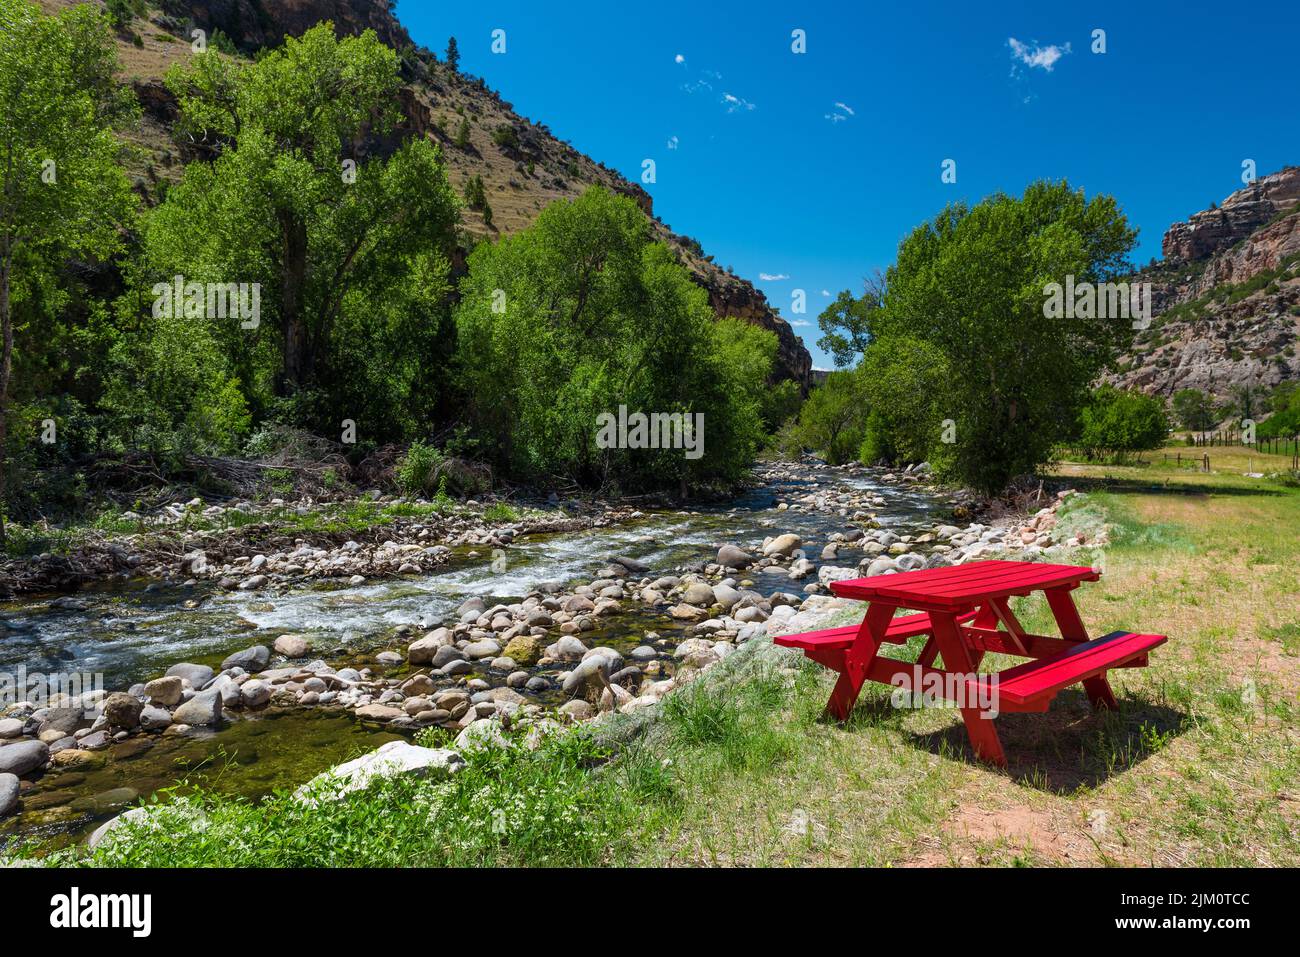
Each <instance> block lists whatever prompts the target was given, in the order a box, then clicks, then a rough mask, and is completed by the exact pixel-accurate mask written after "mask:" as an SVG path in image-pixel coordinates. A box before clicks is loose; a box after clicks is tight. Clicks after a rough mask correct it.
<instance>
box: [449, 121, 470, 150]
mask: <svg viewBox="0 0 1300 957" xmlns="http://www.w3.org/2000/svg"><path fill="white" fill-rule="evenodd" d="M452 142H454V143H455V144H456V148H457V149H462V150H463V149H465V148H466V147H467V146H469V117H466V116H462V117H461V118H460V126H458V127H456V137H455V139H454V140H453V141H452Z"/></svg>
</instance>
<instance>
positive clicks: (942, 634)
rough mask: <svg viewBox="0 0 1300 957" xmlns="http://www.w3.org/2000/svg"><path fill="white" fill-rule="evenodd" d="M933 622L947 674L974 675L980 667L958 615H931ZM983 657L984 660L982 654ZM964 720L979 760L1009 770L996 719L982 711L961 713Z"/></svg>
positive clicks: (938, 613) (964, 711)
mask: <svg viewBox="0 0 1300 957" xmlns="http://www.w3.org/2000/svg"><path fill="white" fill-rule="evenodd" d="M930 621H931V623H932V624H933V625H934V637H935V640H936V641H937V642H938V645H939V654H941V655H943V664H944V670H945V671H949V672H952V673H955V674H963V675H974V674H975V669H976V668H977V667H979V666H978V664H976V663H975V661H974V660H973V659H972V658H971V654H970V650H969V649H968V648H967V647H966V642H965V641H963V640H962V637H961V630H960V628H959V627H958V625H957V620H956V617H955V616H954V615H951V614H948V613H945V612H935V611H932V612H930ZM980 657H983V655H982V654H981V656H980ZM961 719H962V722H963V723H964V724H965V725H966V735H967V737H969V738H970V745H971V750H972V751H974V752H975V757H977V758H979V759H980V760H981V761H987V762H989V763H990V764H996V765H997V766H998V767H1002V768H1005V767H1006V766H1007V756H1006V754H1005V753H1003V751H1002V742H1001V741H1000V740H998V732H997V728H996V727H994V724H993V719H992V718H991V717H989V716H988V715H987V714H985V713H984V712H983V711H982V710H981V709H979V708H965V707H963V708H962V709H961Z"/></svg>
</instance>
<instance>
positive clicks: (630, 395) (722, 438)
mask: <svg viewBox="0 0 1300 957" xmlns="http://www.w3.org/2000/svg"><path fill="white" fill-rule="evenodd" d="M456 325H457V335H458V342H459V351H458V354H457V372H458V379H459V381H460V382H461V385H462V387H463V390H464V410H465V414H466V416H467V418H468V421H470V422H471V423H472V424H473V426H474V427H475V429H476V432H477V434H478V436H479V437H480V438H481V439H482V440H483V441H484V443H485V444H486V445H487V446H488V448H489V451H490V454H491V455H492V456H493V458H495V459H496V460H497V461H498V462H499V463H501V464H503V465H506V466H507V467H509V468H511V469H512V470H514V471H515V472H517V473H519V474H527V475H563V476H567V477H569V478H571V479H575V480H577V481H579V482H581V483H583V484H588V485H601V484H605V483H607V482H609V481H611V480H613V479H615V478H617V479H618V480H619V481H621V482H622V483H624V484H626V485H628V486H632V487H652V486H654V487H664V486H672V485H675V484H678V483H682V482H687V483H691V482H703V481H709V480H713V479H724V480H731V479H735V478H737V477H738V476H739V475H740V473H741V472H742V470H743V469H744V468H745V467H746V465H747V464H748V462H749V460H750V459H751V457H752V456H753V454H754V453H755V451H756V450H757V448H758V445H759V443H760V441H761V437H762V428H761V421H760V412H759V407H760V401H759V400H760V396H761V394H762V390H763V388H764V383H765V381H766V378H767V375H768V374H770V359H767V360H764V359H762V358H759V357H757V356H755V355H754V345H755V344H757V343H758V342H759V341H760V339H761V336H759V335H758V334H757V333H750V332H749V331H748V330H741V329H740V328H739V327H738V326H737V325H735V324H719V325H716V326H715V325H714V323H713V322H712V313H711V310H710V309H709V306H708V301H707V297H706V295H705V293H704V291H703V290H702V289H700V288H699V287H698V286H696V285H695V284H694V283H693V282H692V281H691V279H690V276H689V274H688V273H687V272H686V270H685V269H684V268H683V267H682V266H681V265H679V264H678V263H677V262H676V261H675V259H674V256H673V254H672V253H671V251H670V250H669V249H668V248H667V247H666V246H664V245H663V244H661V243H656V242H652V241H651V239H650V233H649V221H648V219H647V218H646V216H645V214H644V213H642V212H641V210H640V209H639V208H638V207H637V206H636V204H635V203H634V202H633V201H632V200H631V199H628V198H626V197H616V196H614V195H612V194H611V193H609V192H608V191H606V190H604V189H600V188H593V189H590V190H588V191H587V192H585V193H584V194H583V195H582V196H580V197H579V198H578V199H576V200H573V201H560V202H556V203H553V204H552V205H551V206H549V207H547V208H546V209H545V210H543V211H542V213H541V215H540V216H538V218H537V221H536V222H535V223H534V224H533V225H532V226H531V227H530V228H528V229H526V230H524V231H522V232H520V233H516V234H514V235H512V236H507V237H505V238H503V239H501V240H499V241H497V242H495V243H482V244H480V245H479V246H478V247H476V248H475V250H474V252H473V253H472V254H471V255H470V261H469V275H468V276H467V277H466V278H465V280H464V281H462V283H461V302H460V305H459V306H458V308H457V310H456ZM742 333H743V336H744V338H743V339H738V340H737V342H736V343H734V344H733V343H731V342H730V339H731V337H732V336H740V335H741V334H742ZM774 348H775V345H774V343H772V344H769V345H767V346H765V349H774ZM770 354H771V353H769V355H770ZM759 373H761V374H759ZM620 406H625V407H626V409H627V410H628V411H629V412H642V413H645V414H647V415H648V414H650V413H664V414H679V415H686V416H691V415H695V414H702V415H704V421H705V427H706V428H705V432H704V435H703V450H702V455H701V456H700V457H699V458H687V456H686V455H685V454H684V451H685V450H684V449H682V448H599V447H598V446H597V442H596V439H597V434H598V426H599V420H598V417H599V416H601V415H602V413H608V414H610V415H614V416H616V415H617V414H618V410H619V407H620Z"/></svg>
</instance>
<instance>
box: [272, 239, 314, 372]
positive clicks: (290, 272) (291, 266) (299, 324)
mask: <svg viewBox="0 0 1300 957" xmlns="http://www.w3.org/2000/svg"><path fill="white" fill-rule="evenodd" d="M280 228H281V232H282V235H283V236H284V277H283V280H282V287H281V297H280V326H281V328H282V330H283V332H284V372H283V374H282V375H281V376H280V390H279V391H280V394H281V395H288V394H289V393H290V392H293V391H296V390H298V389H301V388H302V387H303V386H304V385H306V383H307V382H308V380H309V379H310V378H311V375H312V371H313V370H312V365H313V362H312V344H311V336H310V335H309V333H308V331H307V322H306V316H304V315H303V299H304V296H305V293H306V287H307V224H306V223H304V222H302V220H300V219H298V218H296V217H293V216H291V215H288V214H285V215H282V216H281V217H280Z"/></svg>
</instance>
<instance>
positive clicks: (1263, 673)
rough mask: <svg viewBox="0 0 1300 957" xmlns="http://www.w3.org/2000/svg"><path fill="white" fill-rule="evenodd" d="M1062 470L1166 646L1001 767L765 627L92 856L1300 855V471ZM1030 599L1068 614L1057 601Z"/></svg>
mask: <svg viewBox="0 0 1300 957" xmlns="http://www.w3.org/2000/svg"><path fill="white" fill-rule="evenodd" d="M1060 471H1061V472H1062V473H1063V474H1064V475H1067V476H1069V477H1070V480H1071V482H1072V484H1075V485H1077V486H1078V487H1079V488H1081V489H1083V490H1084V491H1085V492H1086V493H1087V494H1086V495H1085V496H1083V497H1080V498H1079V499H1078V500H1077V501H1075V502H1073V503H1072V504H1071V505H1070V506H1069V508H1067V509H1065V510H1063V517H1062V521H1063V522H1066V523H1071V524H1074V525H1077V526H1078V527H1080V528H1088V527H1095V526H1096V525H1097V524H1098V523H1100V522H1106V523H1107V524H1109V525H1110V526H1111V529H1110V535H1111V541H1112V545H1111V546H1110V547H1109V548H1107V550H1106V551H1105V553H1104V556H1103V557H1102V558H1101V559H1100V561H1101V563H1102V567H1103V569H1104V574H1103V577H1102V580H1101V581H1100V582H1099V583H1096V584H1093V585H1087V586H1084V587H1083V588H1082V589H1081V590H1080V592H1079V593H1078V595H1079V604H1080V608H1081V611H1082V613H1083V616H1084V619H1085V621H1086V622H1087V623H1088V625H1089V626H1090V628H1091V630H1092V631H1093V633H1095V634H1096V633H1103V632H1105V631H1108V630H1111V629H1115V628H1134V629H1142V630H1147V631H1158V632H1162V633H1165V634H1168V635H1169V636H1170V641H1169V643H1168V644H1167V645H1165V646H1163V647H1162V648H1160V649H1158V651H1157V652H1156V653H1154V654H1153V656H1152V661H1151V667H1149V668H1146V669H1134V670H1125V671H1120V672H1116V673H1114V674H1113V675H1112V684H1113V685H1114V687H1115V691H1116V695H1117V697H1118V698H1119V700H1120V704H1121V709H1120V711H1119V712H1118V713H1117V714H1111V715H1095V714H1093V713H1092V712H1091V710H1090V708H1089V707H1088V704H1087V700H1086V698H1085V696H1084V695H1083V693H1082V692H1081V691H1080V690H1077V689H1071V690H1068V691H1066V692H1064V693H1062V694H1061V695H1060V696H1059V697H1058V698H1057V700H1056V701H1055V702H1054V703H1053V706H1052V709H1051V711H1050V712H1048V713H1047V714H1011V715H1004V716H1003V717H1002V718H1000V719H999V731H1000V733H1001V736H1002V741H1003V744H1004V747H1005V748H1006V751H1007V754H1008V757H1009V759H1010V761H1011V766H1010V768H1009V769H1008V770H1007V771H1005V772H1003V771H997V770H994V769H991V768H988V767H985V766H983V765H980V764H977V763H975V762H974V761H973V760H972V758H971V756H970V753H969V749H968V746H967V744H966V738H965V733H964V731H963V729H962V726H961V722H960V719H959V717H958V716H957V714H956V713H955V712H953V711H950V710H943V709H926V710H900V709H897V708H894V707H892V706H891V705H890V703H889V695H888V690H889V689H887V688H884V687H883V686H878V685H877V686H874V687H873V686H871V685H868V686H867V688H866V689H865V690H864V692H863V695H862V698H861V699H860V701H859V704H858V707H857V709H856V710H855V712H854V714H853V716H852V718H851V719H850V720H849V721H848V722H847V723H845V724H844V725H842V726H841V725H836V724H833V723H828V722H825V721H823V720H821V718H820V708H821V705H822V704H823V703H824V701H825V699H826V697H827V695H828V694H829V690H830V685H831V675H830V674H829V673H827V672H825V671H824V670H822V669H820V668H818V667H817V666H815V665H812V664H810V663H808V662H805V661H804V660H803V659H802V658H801V657H798V656H797V655H794V654H792V653H787V652H785V651H782V650H780V649H777V648H775V647H773V646H772V645H770V644H769V643H767V642H754V643H750V644H748V645H745V646H742V648H741V650H740V651H739V652H737V653H736V654H734V655H732V656H731V657H729V658H728V659H727V660H726V661H725V662H724V663H723V664H722V665H720V666H718V667H717V668H715V669H713V670H711V671H710V672H708V673H707V674H706V675H705V676H704V677H703V678H702V679H701V680H700V681H698V682H696V683H695V684H693V685H690V686H688V687H687V688H686V689H684V690H683V691H680V692H678V693H677V694H675V695H674V696H672V697H670V698H669V699H668V700H667V702H666V703H665V705H664V707H663V711H662V715H661V716H660V719H659V720H657V721H647V720H645V719H644V718H640V719H636V718H620V719H619V721H618V723H617V727H616V729H615V731H616V733H614V732H608V731H607V732H603V733H602V734H603V738H601V739H596V738H592V737H589V736H587V735H585V734H582V735H571V736H564V737H560V738H557V739H555V740H553V741H551V742H550V743H548V744H546V745H545V746H543V747H542V749H541V750H539V751H536V752H533V751H528V750H527V749H525V748H522V747H519V748H514V749H511V750H509V751H506V752H498V753H496V754H494V755H491V756H489V755H480V756H477V757H473V756H472V757H471V760H470V766H469V768H468V769H467V770H466V771H465V772H463V773H462V774H460V775H458V776H457V777H456V778H454V779H453V781H452V782H450V783H446V784H441V785H432V784H417V783H411V782H396V783H392V784H385V785H382V786H379V787H377V788H376V789H374V790H372V791H371V792H370V793H368V794H367V795H364V796H361V797H355V798H353V799H351V800H349V801H345V802H341V803H339V804H338V805H333V806H330V807H328V808H325V809H318V810H312V811H306V810H303V809H302V808H301V806H300V805H296V804H294V802H291V801H290V800H289V799H288V797H287V796H282V797H280V798H277V799H275V800H273V801H271V802H269V803H265V804H262V805H259V806H254V805H250V804H247V803H244V802H238V801H229V800H225V799H220V798H216V797H211V796H200V797H197V798H192V799H190V800H189V801H188V802H187V803H185V804H181V805H178V806H177V810H175V811H173V812H169V813H170V814H171V815H173V817H172V818H171V819H169V822H168V826H167V827H166V828H164V829H163V830H164V831H165V833H164V834H163V835H162V836H159V834H158V832H156V831H154V832H150V833H148V834H147V835H141V836H140V838H138V839H136V840H127V841H123V842H114V843H113V844H111V845H110V844H106V845H103V846H101V849H100V850H99V851H97V852H96V853H95V854H94V855H93V856H92V857H91V858H89V859H88V860H87V861H86V862H87V863H98V864H168V865H171V864H224V865H236V866H256V865H265V864H276V865H294V864H304V865H306V864H312V865H329V864H332V863H334V864H343V863H347V864H353V865H362V864H374V865H385V864H438V863H458V864H476V865H483V864H562V865H584V864H597V863H604V864H669V865H686V864H690V865H701V864H702V865H732V864H742V865H815V864H831V865H841V864H843V865H858V864H867V865H944V864H992V865H1016V864H1076V865H1077V864H1084V865H1133V866H1141V865H1152V864H1155V865H1282V864H1289V863H1294V862H1295V860H1297V859H1300V827H1298V811H1300V789H1298V787H1297V780H1298V779H1300V778H1298V772H1300V747H1297V744H1298V743H1300V742H1298V741H1297V738H1300V735H1298V734H1297V724H1296V714H1297V693H1300V617H1298V616H1297V601H1296V597H1297V595H1300V491H1297V490H1295V489H1292V488H1288V487H1286V486H1285V485H1283V484H1279V483H1275V482H1271V481H1266V480H1260V479H1248V478H1245V477H1243V476H1241V475H1235V474H1227V473H1225V474H1214V473H1211V474H1208V475H1207V474H1204V473H1195V472H1189V471H1184V470H1179V469H1176V468H1163V467H1162V466H1161V465H1160V464H1158V463H1157V464H1150V465H1147V466H1127V467H1118V466H1088V465H1074V464H1068V463H1067V464H1065V465H1063V466H1062V467H1061V469H1060ZM1016 611H1017V614H1019V615H1020V616H1021V618H1022V620H1023V621H1024V622H1025V624H1026V625H1027V626H1028V627H1029V628H1030V629H1031V630H1036V631H1050V629H1051V628H1052V623H1051V619H1050V616H1049V614H1048V611H1047V609H1046V607H1045V603H1044V602H1042V601H1041V600H1039V599H1037V598H1034V599H1026V600H1021V601H1020V602H1019V603H1018V607H1017V609H1016ZM852 614H853V612H852V611H848V612H845V613H842V617H845V618H847V617H849V616H851V615H852ZM918 651H919V642H918V641H914V642H913V643H912V644H911V645H908V646H905V647H903V648H901V649H898V650H897V651H895V652H894V653H896V654H901V655H904V656H915V655H916V654H917V653H918ZM1007 663H1008V662H1007V661H1005V660H1002V661H999V660H997V657H996V656H990V659H989V661H988V662H987V664H986V665H985V666H984V667H985V668H997V667H1002V666H1004V665H1005V664H1007ZM199 811H201V813H199ZM197 821H203V822H205V823H203V824H201V825H200V824H197V823H195V822H197ZM67 859H68V858H64V860H67Z"/></svg>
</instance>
